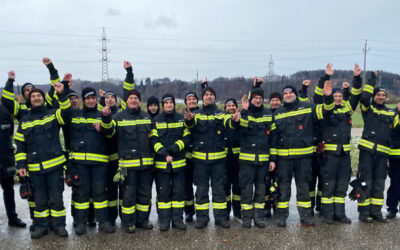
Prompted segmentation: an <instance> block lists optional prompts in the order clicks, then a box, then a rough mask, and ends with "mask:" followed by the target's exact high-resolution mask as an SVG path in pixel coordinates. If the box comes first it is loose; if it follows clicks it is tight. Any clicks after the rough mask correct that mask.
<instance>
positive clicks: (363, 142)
mask: <svg viewBox="0 0 400 250" xmlns="http://www.w3.org/2000/svg"><path fill="white" fill-rule="evenodd" d="M360 145H361V146H364V147H366V148H369V149H373V148H374V145H375V143H373V142H370V141H367V140H365V139H361V141H360Z"/></svg>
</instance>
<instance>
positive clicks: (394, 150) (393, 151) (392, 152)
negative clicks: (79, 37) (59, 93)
mask: <svg viewBox="0 0 400 250" xmlns="http://www.w3.org/2000/svg"><path fill="white" fill-rule="evenodd" d="M389 155H400V148H392V149H391V150H390V154H389ZM15 157H17V156H15Z"/></svg>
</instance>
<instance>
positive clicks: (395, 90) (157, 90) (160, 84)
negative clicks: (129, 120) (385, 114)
mask: <svg viewBox="0 0 400 250" xmlns="http://www.w3.org/2000/svg"><path fill="white" fill-rule="evenodd" d="M369 74H370V72H367V78H368V77H369ZM323 75H324V71H323V70H313V71H299V72H296V73H294V74H292V75H289V76H274V77H272V79H268V78H267V77H265V79H266V82H265V83H264V84H263V88H264V91H265V98H266V99H268V96H269V94H270V93H271V92H273V91H281V89H282V88H283V87H284V86H285V85H288V84H289V85H293V86H295V87H296V88H300V87H301V83H302V81H303V80H305V79H309V80H311V87H310V88H309V95H312V91H313V90H314V88H315V85H316V84H317V81H318V79H319V78H320V77H321V76H323ZM352 77H353V72H352V71H350V70H336V71H335V74H334V75H333V77H332V79H331V82H332V83H333V85H334V86H341V84H342V82H343V81H347V82H350V83H351V80H352ZM252 82H253V79H252V78H244V77H234V78H226V77H219V78H216V79H214V80H213V81H210V82H209V85H210V86H211V87H213V88H214V89H215V91H216V93H217V100H218V101H224V100H226V99H227V98H229V97H234V98H237V99H240V98H241V97H242V96H243V95H244V94H247V93H248V92H249V90H250V87H251V84H252ZM377 82H378V85H379V84H380V86H383V87H385V88H387V89H388V90H389V93H390V100H391V102H394V101H396V100H397V97H398V96H400V75H398V74H393V73H389V72H379V74H378V79H377ZM122 84H123V81H122V80H118V79H112V80H110V83H109V84H105V83H101V82H91V81H85V80H79V79H78V80H74V82H73V87H72V88H73V89H74V90H75V91H77V92H78V93H80V92H81V90H82V89H83V88H84V87H86V86H91V87H94V88H95V89H100V88H101V87H102V86H103V88H104V89H105V90H110V91H114V92H115V93H116V94H117V95H118V96H122ZM49 87H50V85H49V84H47V85H40V88H42V89H43V90H44V91H47V90H48V89H49ZM136 88H137V89H138V90H139V91H140V92H141V93H142V101H146V99H147V98H148V97H149V96H152V95H154V96H157V97H159V98H161V96H162V95H163V94H165V93H171V94H173V95H175V97H176V98H184V95H185V93H186V92H188V91H195V92H196V93H198V95H199V98H201V91H200V87H199V86H198V84H195V83H193V82H185V81H181V80H172V81H171V80H170V79H169V78H162V79H154V80H152V79H150V78H146V79H145V80H144V81H143V82H139V81H136ZM15 91H16V89H15Z"/></svg>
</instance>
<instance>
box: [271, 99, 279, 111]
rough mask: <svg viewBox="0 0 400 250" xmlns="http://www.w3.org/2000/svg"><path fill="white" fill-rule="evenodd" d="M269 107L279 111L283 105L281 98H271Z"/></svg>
mask: <svg viewBox="0 0 400 250" xmlns="http://www.w3.org/2000/svg"><path fill="white" fill-rule="evenodd" d="M269 105H270V106H271V109H277V108H279V107H280V106H281V105H282V101H281V99H279V98H271V100H269Z"/></svg>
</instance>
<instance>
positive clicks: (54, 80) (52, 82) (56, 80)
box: [50, 78, 60, 86]
mask: <svg viewBox="0 0 400 250" xmlns="http://www.w3.org/2000/svg"><path fill="white" fill-rule="evenodd" d="M50 82H51V86H54V83H56V82H60V78H56V79H53V80H52V79H50Z"/></svg>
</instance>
